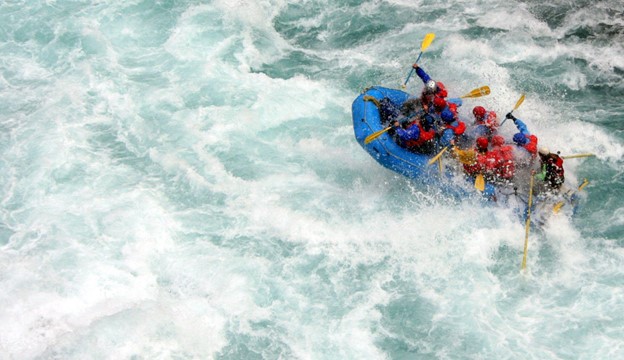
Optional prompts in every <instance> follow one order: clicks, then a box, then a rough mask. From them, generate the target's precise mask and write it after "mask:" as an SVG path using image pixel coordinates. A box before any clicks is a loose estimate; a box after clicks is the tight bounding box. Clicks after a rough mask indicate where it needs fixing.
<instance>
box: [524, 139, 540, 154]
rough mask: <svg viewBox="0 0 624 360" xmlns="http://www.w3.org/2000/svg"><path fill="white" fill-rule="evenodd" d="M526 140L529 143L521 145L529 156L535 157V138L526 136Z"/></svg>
mask: <svg viewBox="0 0 624 360" xmlns="http://www.w3.org/2000/svg"><path fill="white" fill-rule="evenodd" d="M527 139H529V143H528V144H526V145H523V147H524V148H525V149H526V150H527V151H528V152H529V154H531V156H535V155H537V136H535V135H528V136H527Z"/></svg>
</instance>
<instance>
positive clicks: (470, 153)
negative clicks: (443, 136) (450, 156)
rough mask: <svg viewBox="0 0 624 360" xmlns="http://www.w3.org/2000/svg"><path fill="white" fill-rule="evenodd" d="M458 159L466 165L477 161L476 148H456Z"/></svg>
mask: <svg viewBox="0 0 624 360" xmlns="http://www.w3.org/2000/svg"><path fill="white" fill-rule="evenodd" d="M455 155H457V160H459V162H460V163H462V164H464V165H472V164H474V163H476V162H477V155H476V154H475V152H474V150H457V149H456V150H455Z"/></svg>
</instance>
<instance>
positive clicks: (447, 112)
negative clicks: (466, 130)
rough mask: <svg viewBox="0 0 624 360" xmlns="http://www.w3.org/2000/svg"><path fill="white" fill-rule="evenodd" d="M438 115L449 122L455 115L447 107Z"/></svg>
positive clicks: (453, 119)
mask: <svg viewBox="0 0 624 360" xmlns="http://www.w3.org/2000/svg"><path fill="white" fill-rule="evenodd" d="M440 116H441V117H442V121H444V122H445V123H450V122H453V121H455V116H454V115H453V113H452V112H451V110H449V109H444V111H442V113H441V114H440Z"/></svg>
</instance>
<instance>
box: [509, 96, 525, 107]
mask: <svg viewBox="0 0 624 360" xmlns="http://www.w3.org/2000/svg"><path fill="white" fill-rule="evenodd" d="M523 102H524V94H522V96H520V99H518V102H517V103H516V106H514V108H513V110H511V111H514V110H517V109H518V108H519V107H520V105H522V103H523Z"/></svg>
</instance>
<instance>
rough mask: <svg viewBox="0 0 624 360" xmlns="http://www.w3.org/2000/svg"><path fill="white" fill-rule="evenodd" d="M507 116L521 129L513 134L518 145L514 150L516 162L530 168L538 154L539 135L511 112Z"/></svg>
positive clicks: (520, 165)
mask: <svg viewBox="0 0 624 360" xmlns="http://www.w3.org/2000/svg"><path fill="white" fill-rule="evenodd" d="M505 117H506V118H507V119H511V120H513V122H514V124H515V125H516V127H517V128H518V131H519V132H517V133H516V134H514V136H513V142H514V143H515V144H516V145H517V146H516V147H515V151H514V157H515V159H516V164H517V165H518V167H522V168H530V167H531V166H532V165H533V160H534V159H535V158H536V156H537V136H535V135H532V134H531V133H530V132H529V129H528V128H527V126H526V124H525V123H524V122H523V121H522V120H520V119H518V118H516V117H514V116H513V115H512V114H511V113H508V114H507V115H505Z"/></svg>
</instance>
